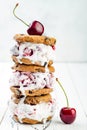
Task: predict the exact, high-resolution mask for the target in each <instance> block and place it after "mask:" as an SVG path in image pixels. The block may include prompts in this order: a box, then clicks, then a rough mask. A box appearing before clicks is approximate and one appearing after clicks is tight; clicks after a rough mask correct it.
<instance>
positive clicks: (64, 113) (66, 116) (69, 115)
mask: <svg viewBox="0 0 87 130" xmlns="http://www.w3.org/2000/svg"><path fill="white" fill-rule="evenodd" d="M60 118H61V120H62V121H63V122H64V123H66V124H71V123H73V122H74V120H75V118H76V110H75V108H69V107H63V108H62V109H61V110H60Z"/></svg>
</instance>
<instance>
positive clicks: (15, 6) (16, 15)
mask: <svg viewBox="0 0 87 130" xmlns="http://www.w3.org/2000/svg"><path fill="white" fill-rule="evenodd" d="M18 5H19V4H18V3H17V4H16V5H15V7H14V9H13V14H14V16H15V17H16V18H17V19H19V20H20V21H21V22H22V23H24V24H25V25H26V26H28V27H29V25H28V24H27V23H26V22H25V21H23V20H22V19H20V18H19V17H18V16H17V15H16V13H15V10H16V8H17V7H18Z"/></svg>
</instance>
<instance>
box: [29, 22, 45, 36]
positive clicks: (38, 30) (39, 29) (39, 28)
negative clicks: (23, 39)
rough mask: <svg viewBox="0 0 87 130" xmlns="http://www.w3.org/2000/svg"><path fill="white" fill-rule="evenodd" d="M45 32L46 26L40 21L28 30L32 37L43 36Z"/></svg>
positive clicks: (33, 23)
mask: <svg viewBox="0 0 87 130" xmlns="http://www.w3.org/2000/svg"><path fill="white" fill-rule="evenodd" d="M43 32H44V26H43V25H42V24H41V23H40V22H39V21H33V22H32V24H31V26H30V27H29V28H28V30H27V33H28V34H30V35H42V34H43Z"/></svg>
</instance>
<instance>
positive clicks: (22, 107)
mask: <svg viewBox="0 0 87 130" xmlns="http://www.w3.org/2000/svg"><path fill="white" fill-rule="evenodd" d="M9 108H10V111H11V113H12V116H13V118H14V119H15V120H16V121H18V122H20V123H28V124H37V123H44V122H46V121H47V120H50V119H51V118H52V117H53V116H54V114H55V110H56V101H55V99H51V100H50V101H49V102H42V103H39V104H36V105H30V104H24V99H21V101H20V103H18V104H15V103H14V102H13V101H12V100H11V101H10V102H9Z"/></svg>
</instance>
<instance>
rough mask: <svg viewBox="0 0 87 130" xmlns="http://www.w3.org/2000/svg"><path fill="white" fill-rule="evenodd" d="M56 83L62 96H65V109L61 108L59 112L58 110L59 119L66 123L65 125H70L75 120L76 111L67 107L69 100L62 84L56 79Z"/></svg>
mask: <svg viewBox="0 0 87 130" xmlns="http://www.w3.org/2000/svg"><path fill="white" fill-rule="evenodd" d="M56 81H57V82H58V84H59V86H60V88H61V89H62V91H63V93H64V95H65V98H66V103H67V107H63V108H62V109H61V110H60V118H61V120H62V121H63V122H64V123H66V124H71V123H73V122H74V121H75V118H76V110H75V108H70V107H69V100H68V97H67V94H66V92H65V90H64V88H63V86H62V84H61V83H60V81H59V80H58V78H56Z"/></svg>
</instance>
